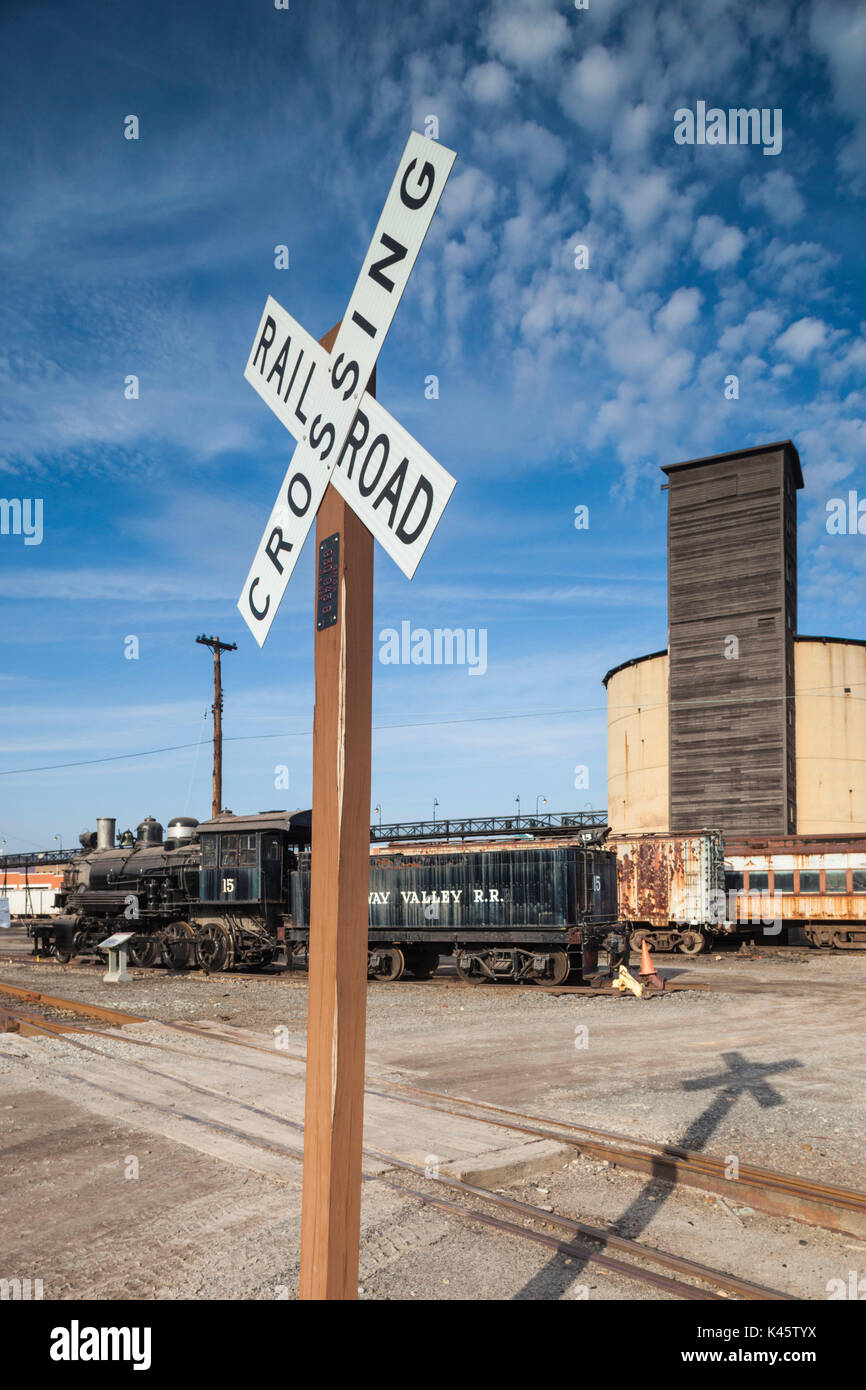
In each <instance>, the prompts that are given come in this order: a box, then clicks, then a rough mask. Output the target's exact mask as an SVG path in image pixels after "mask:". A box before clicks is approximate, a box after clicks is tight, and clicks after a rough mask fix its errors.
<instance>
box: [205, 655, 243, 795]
mask: <svg viewBox="0 0 866 1390" xmlns="http://www.w3.org/2000/svg"><path fill="white" fill-rule="evenodd" d="M195 640H196V641H197V642H200V643H201V644H202V646H203V647H210V648H211V650H212V651H213V805H212V807H211V815H212V816H218V815H219V813H220V811H221V810H222V808H223V680H222V668H221V666H220V652H236V651H237V649H238V644H237V642H221V641H220V639H219V638H218V637H205V635H204V633H202V635H201V637H197V638H196V639H195Z"/></svg>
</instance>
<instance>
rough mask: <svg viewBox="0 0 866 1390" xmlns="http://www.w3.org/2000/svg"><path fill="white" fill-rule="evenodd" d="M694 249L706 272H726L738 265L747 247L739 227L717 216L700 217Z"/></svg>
mask: <svg viewBox="0 0 866 1390" xmlns="http://www.w3.org/2000/svg"><path fill="white" fill-rule="evenodd" d="M692 245H693V249H694V252H695V255H696V256H697V257H698V260H699V261H700V263H701V265H702V266H703V267H704V269H705V270H725V269H727V267H728V266H731V265H736V263H737V261H738V260H739V259H740V256H741V255H742V253H743V248H744V247H745V245H746V238H745V237H744V236H743V233H742V232H741V231H740V229H739V227H731V226H729V225H727V224H726V223H725V222H723V221H722V219H721V217H716V216H715V215H710V216H705V217H699V218H698V224H697V227H696V228H695V235H694V240H693V243H692Z"/></svg>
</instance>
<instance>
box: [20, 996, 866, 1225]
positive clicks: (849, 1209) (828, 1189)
mask: <svg viewBox="0 0 866 1390" xmlns="http://www.w3.org/2000/svg"><path fill="white" fill-rule="evenodd" d="M3 993H8V994H12V995H14V996H16V997H19V998H22V999H25V1000H29V1001H31V1002H34V1003H41V1004H42V1005H43V1006H44V1007H47V1008H49V1009H54V1010H57V1011H64V1012H71V1013H73V1014H76V1013H77V1014H79V1015H81V1014H83V1015H85V1016H89V1017H96V1018H97V1019H99V1020H100V1021H104V1022H108V1023H113V1024H119V1025H123V1024H135V1023H156V1024H158V1026H161V1027H164V1028H167V1029H170V1030H171V1031H174V1032H179V1033H187V1034H191V1035H193V1036H196V1037H199V1038H202V1039H207V1040H210V1041H216V1042H219V1043H227V1044H229V1045H231V1046H232V1047H236V1048H241V1049H244V1050H247V1051H252V1052H259V1053H262V1054H264V1055H265V1056H267V1057H270V1058H277V1059H284V1060H285V1061H287V1062H294V1063H299V1064H300V1065H302V1066H304V1065H306V1058H305V1057H304V1056H303V1054H299V1053H289V1052H285V1051H278V1050H277V1049H275V1048H273V1047H270V1046H266V1045H265V1044H263V1043H257V1042H253V1041H251V1040H250V1039H248V1038H238V1037H237V1036H233V1035H232V1034H231V1033H228V1032H226V1031H225V1030H223V1029H220V1028H215V1027H203V1026H201V1025H199V1024H195V1023H178V1022H163V1021H161V1020H158V1019H147V1018H144V1017H143V1016H141V1015H138V1014H125V1013H122V1012H120V1011H118V1010H116V1009H107V1008H105V1007H103V1006H100V1005H95V1004H83V1003H81V1001H79V1000H72V999H64V998H60V997H59V996H55V995H48V994H43V993H41V992H40V991H32V990H22V989H20V988H19V987H17V986H12V985H9V984H7V983H5V982H4V981H0V995H2V994H3ZM0 1013H2V1010H0ZM18 1017H19V1020H20V1023H19V1026H20V1027H22V1028H23V1029H24V1031H26V1030H27V1028H28V1027H35V1029H36V1031H37V1032H38V1031H39V1025H40V1022H41V1021H42V1020H41V1019H40V1018H39V1016H27V1015H26V1014H24V1013H21V1011H20V1010H19V1011H18ZM71 1028H72V1025H70V1024H69V1023H68V1022H62V1023H55V1025H54V1030H55V1031H62V1030H70V1029H71ZM87 1031H91V1032H92V1031H93V1030H87ZM96 1036H102V1037H106V1038H110V1037H112V1036H113V1035H111V1034H105V1033H101V1034H100V1033H97V1034H96ZM114 1040H115V1041H116V1038H115V1039H114ZM126 1040H127V1041H133V1040H132V1039H130V1038H129V1037H127V1039H126ZM134 1041H135V1042H136V1043H139V1044H142V1045H146V1046H149V1047H156V1048H158V1049H159V1048H162V1049H165V1048H166V1044H164V1043H157V1042H154V1041H152V1040H145V1039H140V1038H136V1039H135V1040H134ZM366 1083H367V1084H366V1087H365V1091H366V1093H367V1094H369V1095H377V1096H385V1097H388V1098H392V1099H393V1098H395V1097H398V1098H401V1099H403V1100H404V1102H405V1103H406V1104H408V1105H414V1106H418V1107H420V1108H423V1109H426V1110H434V1111H438V1112H440V1113H442V1114H448V1115H453V1116H456V1117H460V1118H463V1119H477V1120H479V1121H480V1122H483V1123H484V1124H488V1125H492V1126H494V1127H497V1128H500V1129H507V1130H509V1131H511V1132H513V1133H518V1134H524V1135H528V1136H529V1137H531V1138H533V1139H548V1140H553V1141H556V1142H559V1143H563V1144H568V1145H570V1146H571V1147H573V1148H574V1149H576V1150H577V1151H578V1152H579V1153H581V1154H584V1155H586V1156H587V1157H592V1158H596V1159H602V1160H605V1159H606V1160H607V1161H608V1162H609V1163H614V1164H616V1165H618V1166H619V1167H621V1168H625V1169H627V1170H629V1171H633V1172H638V1173H642V1174H645V1175H647V1176H650V1177H653V1178H659V1179H661V1180H663V1181H666V1182H670V1183H671V1184H672V1185H674V1186H676V1185H679V1184H683V1185H686V1186H689V1187H696V1188H699V1189H701V1190H703V1191H706V1192H712V1193H715V1194H716V1195H723V1196H727V1197H736V1198H738V1199H739V1200H741V1201H742V1202H743V1203H744V1204H745V1205H748V1206H753V1207H755V1208H756V1209H758V1210H761V1211H765V1212H767V1213H769V1214H771V1215H776V1216H782V1217H787V1218H789V1219H791V1220H795V1221H799V1222H801V1223H804V1224H807V1225H812V1226H818V1227H822V1228H824V1229H826V1230H831V1231H840V1232H845V1233H846V1234H850V1235H857V1236H860V1237H863V1236H866V1193H863V1192H859V1191H857V1190H856V1189H852V1188H844V1187H840V1186H837V1185H834V1184H827V1183H817V1182H812V1181H811V1180H809V1179H807V1178H803V1177H801V1176H800V1175H799V1174H792V1173H784V1172H780V1171H777V1170H774V1169H769V1168H763V1167H759V1166H758V1165H756V1164H749V1163H741V1164H740V1165H739V1172H738V1176H737V1177H736V1178H733V1177H729V1176H728V1168H729V1165H728V1162H727V1160H726V1159H725V1158H722V1157H721V1156H718V1155H714V1154H709V1153H705V1152H703V1151H700V1150H693V1149H683V1148H680V1147H678V1146H676V1145H673V1144H660V1143H657V1142H655V1141H654V1140H648V1139H646V1140H645V1139H635V1138H634V1136H633V1135H627V1134H621V1133H618V1132H617V1131H615V1130H607V1129H598V1128H594V1127H591V1126H588V1125H580V1124H575V1123H573V1122H572V1121H566V1120H560V1119H558V1118H556V1117H555V1116H550V1115H535V1114H531V1113H527V1112H525V1111H520V1110H512V1109H509V1108H507V1107H505V1106H501V1105H495V1104H492V1103H491V1102H489V1101H479V1100H474V1099H472V1098H471V1097H465V1096H454V1095H450V1094H448V1093H446V1092H442V1091H435V1090H430V1089H425V1088H423V1087H419V1086H412V1085H409V1084H408V1083H406V1082H400V1081H394V1080H393V1079H391V1078H388V1077H381V1076H371V1075H368V1076H367V1077H366Z"/></svg>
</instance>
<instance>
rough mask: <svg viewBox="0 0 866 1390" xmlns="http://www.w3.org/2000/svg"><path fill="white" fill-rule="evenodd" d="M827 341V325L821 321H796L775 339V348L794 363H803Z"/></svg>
mask: <svg viewBox="0 0 866 1390" xmlns="http://www.w3.org/2000/svg"><path fill="white" fill-rule="evenodd" d="M826 341H827V325H826V323H824V322H823V320H822V319H814V318H809V317H806V318H803V319H797V321H796V323H792V324H790V325H789V327H788V328H786V329H785V331H784V333H782V334H780V336H779V337H778V338H777V339H776V348H777V349H778V351H779V352H783V353H784V354H785V356H786V357H790V358H792V359H793V360H794V361H795V362H805V361H806V360H807V359H808V358H809V357H811V356H812V354H813V353H815V352H817V351H818V349H819V348H822V347H824V345H825V343H826Z"/></svg>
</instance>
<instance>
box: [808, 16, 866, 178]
mask: <svg viewBox="0 0 866 1390" xmlns="http://www.w3.org/2000/svg"><path fill="white" fill-rule="evenodd" d="M810 36H811V39H812V42H813V43H814V44H815V45H816V47H817V48H818V49H819V51H820V52H822V53H823V55H824V57H825V58H826V60H827V65H828V67H829V70H830V81H831V85H832V89H833V98H834V101H835V104H836V109H837V110H838V112H839V114H840V115H841V116H842V117H843V118H844V119H845V120H846V121H847V122H849V123H850V125H851V126H852V127H853V133H852V134H851V136H850V137H849V138H848V139H847V140H846V141H845V143H844V144H843V146H842V148H841V150H840V151H839V167H840V169H841V170H842V172H843V173H844V174H846V175H847V176H848V177H849V178H850V180H851V184H852V186H853V187H854V189H855V190H857V191H859V192H862V191H864V189H866V100H864V88H863V74H864V72H866V9H864V8H863V6H862V5H857V4H852V3H851V0H820V3H816V4H813V6H812V9H811V16H810Z"/></svg>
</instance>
